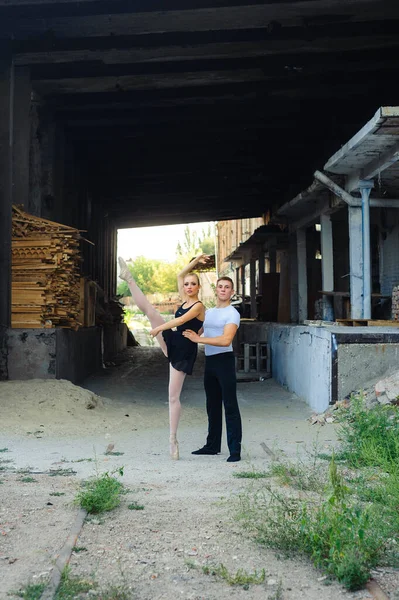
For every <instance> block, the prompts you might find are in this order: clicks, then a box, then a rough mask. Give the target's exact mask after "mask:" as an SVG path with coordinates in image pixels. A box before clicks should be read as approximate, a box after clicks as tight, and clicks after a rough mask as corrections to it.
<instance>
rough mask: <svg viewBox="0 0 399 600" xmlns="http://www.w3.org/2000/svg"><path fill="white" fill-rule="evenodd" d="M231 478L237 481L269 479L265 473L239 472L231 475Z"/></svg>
mask: <svg viewBox="0 0 399 600" xmlns="http://www.w3.org/2000/svg"><path fill="white" fill-rule="evenodd" d="M233 477H237V479H264V478H265V477H270V475H269V474H268V473H266V471H239V472H238V473H233Z"/></svg>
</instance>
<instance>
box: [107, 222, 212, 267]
mask: <svg viewBox="0 0 399 600" xmlns="http://www.w3.org/2000/svg"><path fill="white" fill-rule="evenodd" d="M189 226H190V229H191V230H192V231H197V233H198V234H200V233H202V230H203V229H207V227H208V223H190V224H189ZM185 227H186V224H184V225H163V226H161V227H138V228H136V229H119V231H118V256H122V258H124V259H125V260H128V259H129V258H132V259H135V258H137V256H145V257H146V258H154V259H160V260H164V261H167V262H173V261H174V260H175V258H176V247H177V244H178V242H183V240H184V229H185Z"/></svg>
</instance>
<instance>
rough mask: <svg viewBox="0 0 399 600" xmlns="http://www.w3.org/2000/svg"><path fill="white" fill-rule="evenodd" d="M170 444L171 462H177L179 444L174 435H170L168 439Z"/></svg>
mask: <svg viewBox="0 0 399 600" xmlns="http://www.w3.org/2000/svg"><path fill="white" fill-rule="evenodd" d="M169 443H170V458H171V459H172V460H179V442H178V441H177V439H176V436H175V435H171V436H170V438H169Z"/></svg>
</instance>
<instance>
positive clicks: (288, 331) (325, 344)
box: [268, 324, 331, 412]
mask: <svg viewBox="0 0 399 600" xmlns="http://www.w3.org/2000/svg"><path fill="white" fill-rule="evenodd" d="M268 342H269V344H270V347H271V357H272V375H273V378H274V379H275V380H276V381H277V382H278V383H279V384H280V385H283V386H284V387H286V388H287V389H288V390H289V391H291V392H294V393H295V394H297V395H298V396H300V397H301V398H303V400H305V402H307V403H308V404H309V405H310V407H311V408H312V409H313V410H314V411H316V412H323V411H324V410H326V409H327V408H328V405H329V403H330V395H331V333H330V332H329V331H328V330H327V329H325V328H322V327H310V326H301V325H296V326H295V325H279V324H270V325H269V328H268Z"/></svg>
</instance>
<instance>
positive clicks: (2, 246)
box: [0, 61, 14, 327]
mask: <svg viewBox="0 0 399 600" xmlns="http://www.w3.org/2000/svg"><path fill="white" fill-rule="evenodd" d="M13 102H14V69H13V67H12V65H11V61H10V62H6V61H4V62H0V325H2V326H5V327H10V325H11V227H12V145H13V118H12V110H13Z"/></svg>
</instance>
